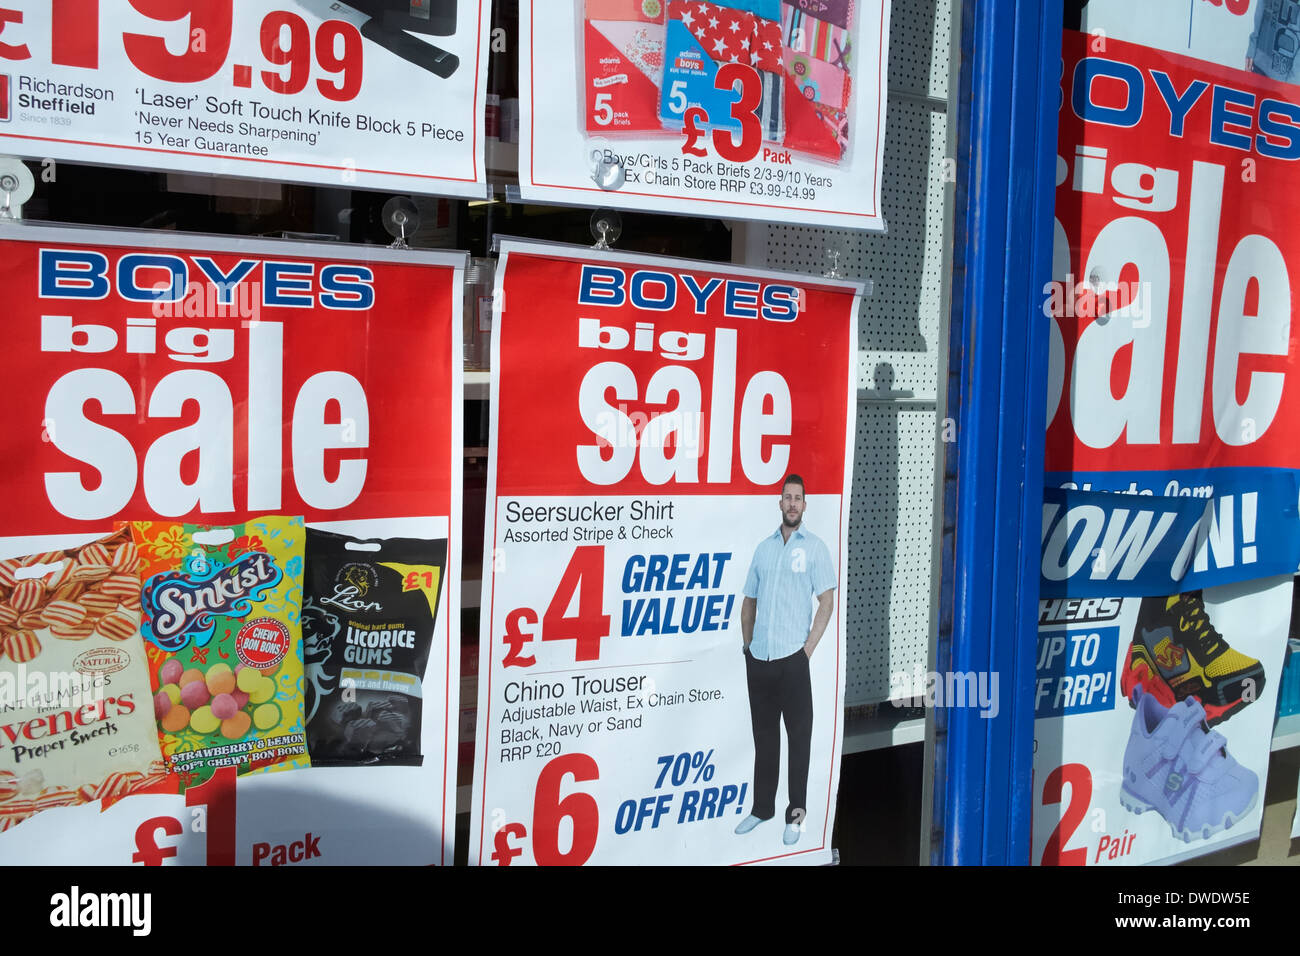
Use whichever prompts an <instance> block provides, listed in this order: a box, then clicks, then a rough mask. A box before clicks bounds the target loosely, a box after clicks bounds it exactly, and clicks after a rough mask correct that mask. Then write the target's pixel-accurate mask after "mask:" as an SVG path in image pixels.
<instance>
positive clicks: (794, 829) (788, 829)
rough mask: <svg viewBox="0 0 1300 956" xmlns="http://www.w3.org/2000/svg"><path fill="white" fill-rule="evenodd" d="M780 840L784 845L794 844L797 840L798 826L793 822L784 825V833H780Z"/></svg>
mask: <svg viewBox="0 0 1300 956" xmlns="http://www.w3.org/2000/svg"><path fill="white" fill-rule="evenodd" d="M781 842H782V843H784V844H785V845H786V846H794V845H795V844H796V843H798V842H799V826H798V824H795V823H787V824H786V825H785V833H783V834H781Z"/></svg>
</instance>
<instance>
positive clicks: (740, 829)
mask: <svg viewBox="0 0 1300 956" xmlns="http://www.w3.org/2000/svg"><path fill="white" fill-rule="evenodd" d="M762 822H763V821H762V820H760V819H759V818H758V817H756V816H754V815H753V814H752V813H751V814H750V815H749V816H747V817H745V819H743V820H741V821H740V822H739V823H738V824H736V835H737V836H739V835H741V834H743V833H748V832H749V831H750V830H752V829H754V827H756V826H758V825H759V824H760V823H762Z"/></svg>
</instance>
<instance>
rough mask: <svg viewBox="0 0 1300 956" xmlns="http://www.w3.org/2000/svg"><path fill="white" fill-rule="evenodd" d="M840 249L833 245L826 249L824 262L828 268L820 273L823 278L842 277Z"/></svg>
mask: <svg viewBox="0 0 1300 956" xmlns="http://www.w3.org/2000/svg"><path fill="white" fill-rule="evenodd" d="M840 255H841V253H840V250H839V249H837V248H835V247H834V246H832V247H829V248H828V249H827V250H826V262H827V265H828V266H829V268H828V269H827V270H826V271H825V272H823V273H822V278H823V279H843V278H844V273H842V272H840Z"/></svg>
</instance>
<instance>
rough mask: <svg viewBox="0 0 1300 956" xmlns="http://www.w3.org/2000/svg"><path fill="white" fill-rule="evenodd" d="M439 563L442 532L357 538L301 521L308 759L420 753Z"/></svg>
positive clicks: (369, 759) (386, 758) (396, 757)
mask: <svg viewBox="0 0 1300 956" xmlns="http://www.w3.org/2000/svg"><path fill="white" fill-rule="evenodd" d="M446 562H447V542H446V541H445V540H439V541H425V540H421V539H416V538H387V539H382V540H370V541H359V540H357V539H355V538H349V537H347V536H346V535H341V534H332V533H330V532H327V531H317V530H316V529H314V528H308V529H307V580H306V584H305V586H304V589H305V593H306V597H305V601H304V604H303V646H304V650H305V655H306V662H307V701H308V704H307V747H308V750H309V751H310V752H311V759H312V763H313V764H315V765H317V766H321V765H336V766H355V765H359V764H389V765H414V766H418V765H419V764H420V762H421V761H422V759H423V757H422V755H421V753H420V718H421V706H422V700H423V696H424V694H423V688H422V682H423V679H424V669H425V665H426V664H427V663H428V661H429V651H430V648H431V646H432V645H433V643H434V640H433V635H434V627H435V624H436V622H437V619H438V603H439V596H440V595H441V594H442V591H443V576H444V573H445V566H446ZM443 647H444V650H445V645H443Z"/></svg>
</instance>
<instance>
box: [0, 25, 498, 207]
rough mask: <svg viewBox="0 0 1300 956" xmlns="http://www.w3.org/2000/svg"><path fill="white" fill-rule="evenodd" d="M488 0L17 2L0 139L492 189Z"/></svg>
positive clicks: (344, 183) (270, 174) (275, 175)
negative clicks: (487, 121)
mask: <svg viewBox="0 0 1300 956" xmlns="http://www.w3.org/2000/svg"><path fill="white" fill-rule="evenodd" d="M490 7H491V5H490V4H489V3H488V2H486V0H429V2H426V3H411V4H406V3H387V2H380V0H347V2H334V0H240V2H239V3H235V0H186V2H173V0H55V2H53V3H49V2H46V0H5V2H3V3H0V91H3V90H4V89H5V88H7V90H8V97H7V99H6V101H5V104H4V106H5V107H7V109H8V112H7V113H6V114H4V115H0V121H7V122H6V123H5V125H3V126H0V151H8V152H14V153H18V154H20V155H22V156H26V157H30V158H33V159H45V158H51V159H55V160H70V161H74V162H89V163H102V164H107V165H118V166H140V167H143V168H146V169H167V170H174V171H179V172H195V173H215V174H220V175H225V176H244V177H252V178H258V179H272V180H277V181H290V182H303V183H314V184H319V185H325V186H340V187H344V188H347V187H356V188H363V189H387V190H396V191H399V192H413V193H432V194H440V195H448V196H468V197H478V198H481V197H482V196H483V195H484V193H485V190H486V189H487V178H486V171H485V169H484V165H483V155H484V154H483V150H484V145H483V143H484V131H483V122H484V109H485V91H486V78H487V30H488V18H489V15H490Z"/></svg>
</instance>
